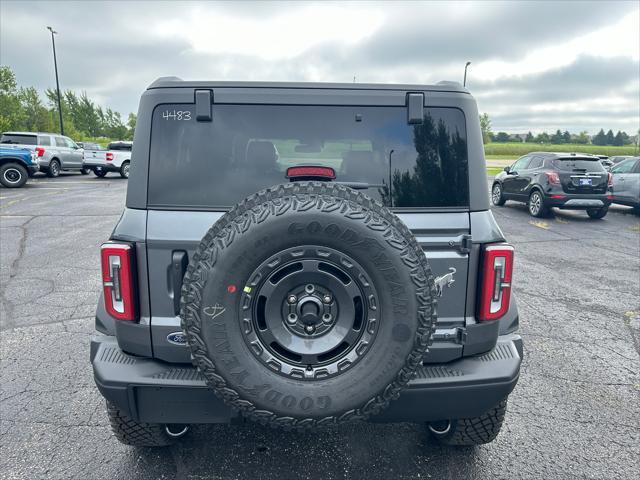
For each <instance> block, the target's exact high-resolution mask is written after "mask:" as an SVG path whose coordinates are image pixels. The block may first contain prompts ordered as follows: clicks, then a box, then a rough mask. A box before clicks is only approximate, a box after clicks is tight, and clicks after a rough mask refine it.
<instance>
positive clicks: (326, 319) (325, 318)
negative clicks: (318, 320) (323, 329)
mask: <svg viewBox="0 0 640 480" xmlns="http://www.w3.org/2000/svg"><path fill="white" fill-rule="evenodd" d="M332 318H333V317H331V314H329V313H325V314H324V315H323V316H322V321H323V322H324V323H329V322H331V320H332Z"/></svg>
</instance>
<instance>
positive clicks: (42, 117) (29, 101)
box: [18, 87, 53, 132]
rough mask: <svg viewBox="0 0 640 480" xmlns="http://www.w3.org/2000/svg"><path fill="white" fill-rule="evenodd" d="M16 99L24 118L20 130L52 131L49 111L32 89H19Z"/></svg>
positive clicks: (36, 92)
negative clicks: (18, 101)
mask: <svg viewBox="0 0 640 480" xmlns="http://www.w3.org/2000/svg"><path fill="white" fill-rule="evenodd" d="M18 98H19V99H20V106H21V108H22V112H23V117H24V118H23V125H22V127H21V128H23V129H24V130H28V131H32V132H48V131H50V130H51V129H52V127H53V125H52V123H51V116H50V115H49V111H48V110H47V108H46V107H45V106H44V105H43V103H42V100H40V95H39V94H38V91H37V90H36V89H35V88H34V87H27V88H21V89H20V91H19V93H18Z"/></svg>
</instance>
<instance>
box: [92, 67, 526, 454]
mask: <svg viewBox="0 0 640 480" xmlns="http://www.w3.org/2000/svg"><path fill="white" fill-rule="evenodd" d="M134 144H135V148H134V149H133V157H132V163H131V175H130V178H129V184H128V190H127V199H126V208H125V210H124V213H123V214H122V217H121V218H120V220H119V222H118V224H117V225H116V227H115V229H114V231H113V233H112V235H111V239H110V240H109V241H108V242H107V243H105V244H104V245H103V247H102V252H101V259H102V260H101V261H102V281H103V287H104V288H103V295H102V297H101V299H100V302H99V305H98V309H97V312H96V329H97V330H98V332H99V333H98V334H97V335H96V336H95V337H94V338H93V339H92V342H91V362H92V364H93V370H94V376H95V381H96V384H97V386H98V388H99V390H100V392H101V393H102V395H103V396H104V397H105V399H106V401H107V412H108V415H109V419H110V422H111V425H112V427H113V431H114V432H115V435H116V437H117V438H118V439H119V440H120V441H121V442H123V443H126V444H129V445H135V446H163V445H168V444H170V443H172V442H173V441H175V440H176V439H178V438H179V437H181V436H183V435H184V434H185V433H186V432H187V431H188V429H189V427H190V426H191V425H193V424H199V423H227V422H237V421H241V420H242V419H249V420H253V421H256V422H259V423H261V424H264V425H269V426H272V427H276V428H284V429H294V430H302V429H308V428H321V427H323V426H325V425H334V424H342V423H347V422H354V421H362V420H371V421H376V422H420V423H424V424H425V426H426V428H428V429H429V431H430V432H431V433H432V434H433V435H434V436H435V438H437V439H438V440H440V441H441V442H443V443H448V444H453V445H474V444H480V443H486V442H490V441H492V440H493V439H494V438H495V437H496V435H497V434H498V433H499V431H500V428H501V426H502V422H503V419H504V415H505V410H506V403H507V397H508V395H509V394H510V393H511V391H512V390H513V388H514V387H515V385H516V382H517V380H518V375H519V370H520V363H521V359H522V340H521V338H520V336H518V335H517V334H516V333H515V331H516V329H517V327H518V312H517V308H516V304H515V299H514V297H513V295H512V294H511V289H512V283H511V282H512V270H513V255H514V251H513V247H511V246H510V245H508V244H507V243H505V239H504V236H503V234H502V232H501V231H500V228H499V227H498V225H497V224H496V222H495V220H494V218H493V215H492V214H491V211H490V210H489V195H488V188H487V180H486V169H485V160H484V153H483V147H482V137H481V132H480V125H479V122H478V112H477V108H476V103H475V101H474V99H473V98H472V97H471V95H470V94H469V93H468V92H467V91H466V90H465V89H463V88H462V87H461V86H460V85H459V84H455V83H449V82H446V83H445V82H443V83H441V84H438V85H435V86H419V85H354V84H305V83H225V82H188V81H181V80H179V79H177V78H174V77H171V78H162V79H159V80H157V81H156V82H154V83H153V84H152V85H151V86H150V87H149V88H148V89H147V91H146V92H145V93H144V94H143V96H142V99H141V102H140V108H139V112H138V123H137V126H136V132H135V139H134Z"/></svg>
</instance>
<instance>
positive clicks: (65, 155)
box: [0, 132, 88, 177]
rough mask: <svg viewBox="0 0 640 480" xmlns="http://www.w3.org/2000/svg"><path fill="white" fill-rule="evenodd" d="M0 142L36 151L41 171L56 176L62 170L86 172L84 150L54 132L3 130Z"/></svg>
mask: <svg viewBox="0 0 640 480" xmlns="http://www.w3.org/2000/svg"><path fill="white" fill-rule="evenodd" d="M0 143H4V144H10V145H18V146H20V147H23V148H27V149H29V150H32V151H34V152H36V157H37V162H38V166H39V169H40V171H41V172H44V173H46V174H47V175H48V176H49V177H57V176H58V175H60V172H61V171H63V170H79V171H80V172H82V173H83V174H86V173H88V170H87V169H85V168H84V167H83V165H82V161H83V157H84V151H83V149H82V148H80V147H79V146H78V145H77V144H76V143H75V142H74V141H73V140H71V139H70V138H69V137H65V136H64V135H58V134H55V133H37V132H4V133H3V134H2V137H1V138H0Z"/></svg>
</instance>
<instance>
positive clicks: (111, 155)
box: [106, 152, 113, 162]
mask: <svg viewBox="0 0 640 480" xmlns="http://www.w3.org/2000/svg"><path fill="white" fill-rule="evenodd" d="M106 157H107V162H111V161H113V153H111V152H107V155H106Z"/></svg>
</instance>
